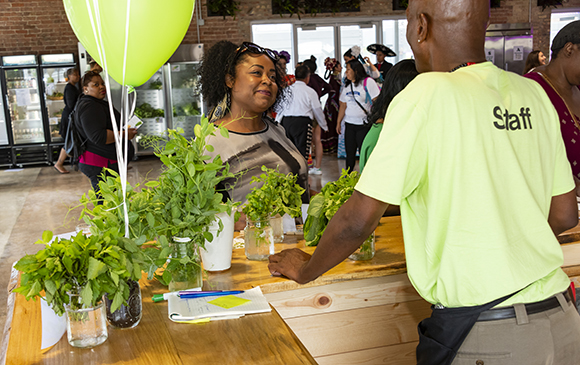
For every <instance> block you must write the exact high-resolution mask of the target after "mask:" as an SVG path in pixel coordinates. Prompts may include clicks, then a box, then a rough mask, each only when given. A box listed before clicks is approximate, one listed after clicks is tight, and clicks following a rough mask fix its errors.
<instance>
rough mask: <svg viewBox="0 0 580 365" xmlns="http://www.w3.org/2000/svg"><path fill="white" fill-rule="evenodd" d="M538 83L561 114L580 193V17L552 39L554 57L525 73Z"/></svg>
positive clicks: (565, 140) (561, 122) (565, 138)
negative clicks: (579, 140)
mask: <svg viewBox="0 0 580 365" xmlns="http://www.w3.org/2000/svg"><path fill="white" fill-rule="evenodd" d="M524 77H527V78H529V79H532V80H534V81H536V82H538V83H539V84H540V85H541V86H542V87H543V88H544V90H545V91H546V93H547V94H548V97H549V98H550V100H551V101H552V104H554V107H555V108H556V111H557V112H558V116H559V117H560V130H561V132H562V138H563V139H564V144H565V145H566V155H567V157H568V161H569V162H570V165H571V167H572V173H573V174H574V179H575V181H576V187H577V188H576V194H577V195H578V196H580V143H577V142H578V136H579V135H580V86H579V85H580V20H576V21H574V22H571V23H569V24H568V25H566V26H565V27H564V28H562V30H560V31H559V32H558V34H557V35H556V37H555V38H554V41H553V42H552V60H551V61H550V63H549V64H547V65H545V66H538V67H536V68H534V69H533V70H532V71H531V72H529V73H527V74H526V75H524Z"/></svg>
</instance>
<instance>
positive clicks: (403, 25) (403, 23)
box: [397, 19, 415, 62]
mask: <svg viewBox="0 0 580 365" xmlns="http://www.w3.org/2000/svg"><path fill="white" fill-rule="evenodd" d="M397 24H398V27H399V50H398V52H397V62H398V61H400V60H406V59H409V58H415V57H414V56H413V50H411V46H409V43H408V42H407V19H399V20H397Z"/></svg>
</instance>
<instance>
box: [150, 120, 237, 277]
mask: <svg viewBox="0 0 580 365" xmlns="http://www.w3.org/2000/svg"><path fill="white" fill-rule="evenodd" d="M216 130H219V132H220V133H221V134H222V135H223V136H224V137H225V138H228V136H229V134H228V131H227V129H226V128H224V127H216V126H214V125H213V123H209V121H208V119H207V118H206V117H203V118H202V119H201V122H200V124H198V125H196V126H195V127H194V133H195V139H187V138H185V137H184V136H183V130H181V129H180V130H168V140H167V142H166V144H165V146H164V147H160V148H157V150H156V153H155V154H156V155H157V156H158V157H159V159H160V160H161V162H162V163H163V165H164V167H163V171H162V173H161V175H160V177H159V181H150V182H148V183H147V186H148V187H151V188H152V196H151V198H152V199H151V204H152V207H153V209H152V210H151V211H150V212H149V213H148V214H147V215H146V217H145V218H146V220H147V222H148V224H149V226H150V227H153V229H154V231H155V232H156V234H157V236H158V237H159V239H158V242H159V244H160V245H161V249H162V252H163V253H164V254H169V253H170V248H169V240H170V239H172V237H180V238H191V242H190V243H188V245H195V246H199V247H203V246H204V244H205V240H208V241H212V240H213V236H212V234H211V233H210V232H209V231H208V228H209V226H210V225H211V224H212V222H213V221H214V220H215V216H216V215H217V214H219V213H222V212H225V211H227V212H228V213H231V212H232V209H234V207H235V206H237V204H236V203H233V202H231V201H229V200H228V202H226V203H222V200H223V197H222V194H221V193H219V192H217V191H216V187H217V186H218V184H219V183H221V182H222V181H223V180H225V179H227V178H230V177H233V176H234V175H233V174H232V173H230V172H229V165H228V164H227V163H225V164H224V163H223V162H222V160H221V157H220V156H219V155H218V156H216V157H215V158H214V159H213V160H211V157H210V156H208V155H206V152H213V150H214V149H213V146H211V145H208V144H207V139H208V137H209V136H213V135H215V134H214V133H215V131H216ZM222 229H223V224H222V222H221V221H219V230H218V234H219V232H221V230H222ZM188 252H195V250H188ZM161 256H162V257H163V256H164V255H161ZM196 259H197V258H196V257H191V255H186V256H184V257H183V256H182V257H180V258H177V257H171V258H170V262H169V263H168V264H167V266H166V268H165V272H164V273H163V275H162V276H158V279H159V280H160V281H161V282H163V283H164V284H168V283H169V281H168V280H170V279H171V278H172V277H175V276H178V275H180V271H183V270H186V269H187V268H188V266H190V265H192V264H194V263H195V262H196ZM155 260H157V261H159V260H160V259H159V257H157V258H156V259H155Z"/></svg>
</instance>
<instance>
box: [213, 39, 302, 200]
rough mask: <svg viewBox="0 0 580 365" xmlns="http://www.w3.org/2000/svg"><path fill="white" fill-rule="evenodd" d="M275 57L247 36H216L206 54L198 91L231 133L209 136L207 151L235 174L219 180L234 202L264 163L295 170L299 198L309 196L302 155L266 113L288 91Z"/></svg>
mask: <svg viewBox="0 0 580 365" xmlns="http://www.w3.org/2000/svg"><path fill="white" fill-rule="evenodd" d="M277 61H278V55H277V54H276V53H275V52H274V51H272V50H269V49H267V48H262V47H260V46H258V45H256V44H254V43H250V42H244V43H242V44H241V45H240V46H237V45H235V44H233V43H232V42H229V41H220V42H218V43H216V44H215V45H214V46H213V47H211V48H210V49H209V50H208V51H207V52H205V54H204V58H203V62H202V68H201V91H202V94H203V97H204V99H205V101H206V102H207V103H208V105H209V110H210V113H209V119H210V121H211V122H213V123H214V124H215V125H219V126H225V127H226V128H227V129H228V131H229V138H225V137H223V136H221V134H219V133H216V136H214V137H210V139H209V140H208V143H209V144H210V145H212V146H213V147H214V151H213V152H211V153H209V154H210V155H211V156H212V157H213V156H215V155H217V154H219V155H220V156H221V158H222V160H223V161H224V162H227V163H229V165H230V172H233V173H234V174H235V175H236V177H235V178H231V179H228V180H226V181H225V182H224V186H223V189H224V191H225V193H226V194H227V195H228V196H229V198H231V199H232V200H233V201H236V202H242V203H244V202H246V195H248V193H249V192H250V188H251V187H254V185H252V186H250V181H251V179H252V177H253V176H259V175H260V174H261V173H262V171H261V166H263V165H264V166H266V167H268V168H273V169H276V168H278V170H279V171H280V172H281V173H284V174H286V173H289V172H291V173H293V174H296V175H298V184H299V185H300V186H301V187H303V188H304V189H305V193H304V195H303V196H302V200H303V202H304V203H307V202H308V200H309V193H308V169H307V165H306V161H305V159H304V157H303V156H302V155H301V154H300V152H299V151H298V150H297V149H296V147H295V146H294V144H293V143H292V142H291V141H290V140H289V139H288V138H287V137H286V132H285V130H284V128H283V127H281V126H279V125H277V124H276V123H274V121H273V120H272V119H271V118H270V117H269V114H270V113H271V112H272V110H273V109H274V108H275V107H276V106H277V105H278V104H280V103H281V102H282V101H283V100H284V96H285V94H286V92H287V91H288V88H286V87H285V86H286V85H285V81H284V75H283V74H282V72H281V70H280V68H279V67H277Z"/></svg>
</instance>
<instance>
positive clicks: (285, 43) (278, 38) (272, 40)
mask: <svg viewBox="0 0 580 365" xmlns="http://www.w3.org/2000/svg"><path fill="white" fill-rule="evenodd" d="M252 42H254V43H256V44H258V45H260V46H262V47H265V48H270V49H273V50H276V51H278V52H280V51H286V52H288V53H290V63H289V64H288V65H287V70H288V73H289V74H293V73H294V65H295V64H296V55H295V54H294V49H293V47H292V24H254V25H252Z"/></svg>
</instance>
